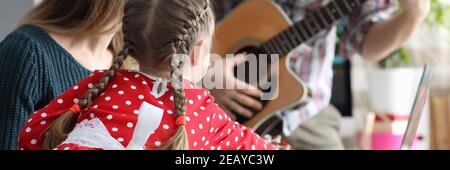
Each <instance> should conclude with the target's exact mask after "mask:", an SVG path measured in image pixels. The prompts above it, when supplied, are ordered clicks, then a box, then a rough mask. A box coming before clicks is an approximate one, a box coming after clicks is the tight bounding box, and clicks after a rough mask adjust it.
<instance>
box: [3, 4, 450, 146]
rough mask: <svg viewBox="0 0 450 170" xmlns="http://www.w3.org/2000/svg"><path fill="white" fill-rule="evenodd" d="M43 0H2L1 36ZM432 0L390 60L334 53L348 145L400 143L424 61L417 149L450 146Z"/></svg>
mask: <svg viewBox="0 0 450 170" xmlns="http://www.w3.org/2000/svg"><path fill="white" fill-rule="evenodd" d="M39 1H40V0H8V1H0V21H1V22H2V24H0V41H1V40H3V39H4V38H5V36H6V35H7V34H8V33H10V32H11V31H12V30H14V28H15V27H16V23H17V22H18V20H19V19H20V18H21V17H22V16H23V15H24V14H25V13H26V11H27V10H28V9H29V8H30V7H32V6H33V5H34V4H36V3H38V2H39ZM431 1H432V10H431V13H430V15H429V17H428V18H427V21H426V22H425V23H424V24H423V26H422V27H421V29H420V30H419V31H418V32H417V33H416V34H415V36H414V37H413V38H411V39H410V41H409V42H408V43H407V44H406V45H405V46H404V47H403V48H401V49H398V50H397V51H396V52H394V53H393V54H391V55H390V56H389V57H388V58H387V59H386V60H383V61H381V62H379V63H369V62H366V61H364V60H363V59H362V57H361V56H353V57H351V59H350V60H345V59H343V58H342V57H340V56H338V55H337V56H336V60H335V67H334V68H335V80H334V87H333V99H332V103H333V104H334V105H335V106H336V107H337V108H338V109H339V110H340V111H341V112H342V114H343V116H344V118H343V119H342V128H341V135H342V140H343V141H344V143H345V145H346V148H347V149H398V147H399V142H400V141H401V137H402V136H403V133H404V131H405V129H406V125H407V120H405V119H402V117H407V116H408V114H409V111H410V109H411V105H412V99H413V98H414V97H413V95H414V94H415V91H416V90H417V82H418V77H419V76H420V69H421V68H422V67H423V65H424V64H429V65H430V66H431V68H432V74H433V79H432V91H431V95H430V100H429V103H428V105H427V106H428V107H427V108H426V110H425V112H424V115H423V118H422V120H421V122H420V127H419V130H418V134H417V142H416V144H415V149H450V0H431ZM370 115H375V116H376V119H375V120H371V119H368V117H369V116H370ZM371 121H372V122H371Z"/></svg>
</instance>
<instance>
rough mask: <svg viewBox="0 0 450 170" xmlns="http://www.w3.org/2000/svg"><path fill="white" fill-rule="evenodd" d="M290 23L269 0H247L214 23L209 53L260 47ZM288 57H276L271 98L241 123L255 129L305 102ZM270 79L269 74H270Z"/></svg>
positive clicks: (304, 91) (302, 85) (304, 90)
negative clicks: (274, 95) (277, 113)
mask: <svg viewBox="0 0 450 170" xmlns="http://www.w3.org/2000/svg"><path fill="white" fill-rule="evenodd" d="M291 25H292V22H291V20H290V19H289V18H288V17H287V15H286V14H285V13H284V11H283V10H282V9H281V8H280V7H279V6H277V5H276V4H274V3H273V2H272V1H269V0H247V1H244V2H243V3H242V4H241V5H240V6H238V7H237V8H236V9H235V10H234V11H233V12H232V13H230V14H229V15H228V16H227V17H226V18H225V19H224V20H223V21H222V22H221V23H219V24H218V25H217V29H216V33H215V35H216V36H215V38H214V45H213V53H215V54H219V55H221V56H223V57H225V56H226V54H237V53H240V52H243V49H247V48H249V47H250V48H260V45H261V43H263V42H266V41H268V40H269V39H270V38H272V37H274V36H275V35H277V34H279V33H280V32H282V31H283V30H285V29H286V28H288V27H289V26H291ZM244 52H245V51H244ZM289 61H290V60H289V58H287V57H285V56H280V60H279V62H278V63H273V64H277V65H278V68H279V72H278V73H276V74H275V75H277V76H278V77H277V79H278V81H277V82H276V87H272V88H276V89H275V91H278V95H277V97H276V98H275V99H273V100H270V101H266V102H265V103H264V108H263V109H262V110H261V111H259V112H258V113H256V114H255V116H254V117H253V118H251V119H249V120H247V121H245V122H244V125H246V126H247V127H251V128H253V130H255V131H256V132H261V131H264V129H260V128H262V127H266V125H264V123H265V122H266V121H268V120H270V119H273V118H274V117H275V113H276V112H277V111H281V110H287V109H291V108H293V107H296V106H301V105H305V104H306V103H307V102H308V99H309V96H308V93H309V92H308V88H307V86H306V85H305V83H304V82H303V81H302V80H301V79H300V78H298V77H297V76H296V75H295V74H294V72H293V71H292V70H291V69H290V63H289ZM272 79H273V77H272Z"/></svg>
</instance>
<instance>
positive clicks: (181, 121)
mask: <svg viewBox="0 0 450 170" xmlns="http://www.w3.org/2000/svg"><path fill="white" fill-rule="evenodd" d="M176 123H177V125H178V126H181V125H186V116H180V117H178V118H177V121H176Z"/></svg>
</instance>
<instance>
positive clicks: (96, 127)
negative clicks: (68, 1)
mask: <svg viewBox="0 0 450 170" xmlns="http://www.w3.org/2000/svg"><path fill="white" fill-rule="evenodd" d="M103 74H104V73H103V71H96V72H94V73H93V74H92V75H91V76H89V77H87V78H86V79H84V80H83V81H81V82H80V83H79V84H77V85H75V86H74V87H72V88H71V89H69V90H68V91H66V92H64V93H63V94H62V95H61V96H59V97H58V98H57V99H55V100H54V101H52V102H51V103H50V104H49V105H48V106H46V107H45V108H43V109H41V110H39V111H37V112H36V113H34V114H33V115H32V116H31V117H30V119H29V120H28V122H27V123H26V124H25V126H24V127H23V129H22V131H21V133H20V136H19V147H20V148H19V149H21V150H39V149H42V144H43V142H44V140H45V137H46V129H47V128H48V127H49V126H50V125H51V124H52V122H53V121H54V120H55V119H57V118H58V117H59V116H61V115H62V114H64V113H65V112H66V111H67V110H69V109H70V108H71V107H72V106H73V105H74V104H75V103H78V102H79V100H80V99H81V97H82V96H83V95H84V93H85V92H86V91H87V90H88V89H89V88H91V87H93V86H94V85H95V84H96V83H97V82H98V81H99V80H100V78H101V77H102V76H103ZM183 85H184V88H185V94H186V98H187V102H186V130H187V133H188V141H189V149H191V150H265V149H273V146H272V144H270V143H269V142H267V141H266V140H264V139H262V138H261V137H260V136H259V135H257V134H255V133H254V132H253V131H252V130H251V129H250V128H246V127H244V126H242V125H240V124H239V123H237V122H235V121H232V120H231V118H230V117H229V116H227V114H226V113H225V112H224V111H223V110H222V109H221V108H220V107H219V106H218V105H217V104H215V101H214V97H213V96H211V95H210V93H209V91H207V90H205V89H203V88H201V87H197V86H194V85H193V84H192V83H191V82H190V81H187V80H185V82H184V84H183ZM173 109H174V101H173V93H172V87H171V84H170V82H168V81H167V80H165V79H161V78H158V77H153V76H150V75H146V74H143V73H138V72H131V71H125V70H121V71H118V72H117V74H116V75H115V77H114V78H113V80H112V81H111V82H110V83H109V85H108V86H107V87H106V89H105V92H104V93H102V94H101V95H100V96H99V97H97V98H96V99H95V100H94V101H93V102H92V104H91V105H89V107H88V108H86V109H84V110H82V111H81V112H80V113H79V114H77V116H78V120H77V124H76V126H75V127H74V129H73V131H72V132H71V133H70V134H69V136H68V138H67V139H66V140H65V141H64V142H63V143H62V144H61V145H60V146H58V147H57V148H55V150H122V149H129V150H141V149H144V148H146V149H158V148H160V147H161V146H163V145H164V144H165V142H167V141H168V140H169V139H170V138H171V137H172V136H173V135H174V134H175V132H176V130H177V128H178V126H177V125H176V122H175V121H176V118H177V116H176V115H175V113H174V111H173Z"/></svg>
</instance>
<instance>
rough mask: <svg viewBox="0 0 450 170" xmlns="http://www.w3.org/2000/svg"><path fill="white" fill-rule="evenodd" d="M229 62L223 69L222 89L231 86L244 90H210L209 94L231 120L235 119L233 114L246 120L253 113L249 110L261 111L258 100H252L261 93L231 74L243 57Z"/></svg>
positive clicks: (243, 59)
mask: <svg viewBox="0 0 450 170" xmlns="http://www.w3.org/2000/svg"><path fill="white" fill-rule="evenodd" d="M231 61H232V63H231V64H228V65H226V66H225V69H224V73H223V74H224V75H223V77H224V80H223V83H224V87H226V86H225V85H233V86H232V87H245V88H243V89H242V88H239V89H237V88H232V89H228V88H223V89H212V90H211V94H212V95H213V96H214V97H216V101H217V103H218V104H219V106H220V107H221V108H222V109H223V110H224V111H225V112H226V113H227V114H228V115H230V117H231V118H233V119H236V115H234V113H236V114H239V115H241V116H244V117H246V118H251V117H253V111H251V110H249V109H253V110H261V109H262V107H263V105H262V104H261V103H260V102H259V101H258V100H256V99H254V98H253V97H261V95H262V92H261V91H260V90H259V89H258V88H256V87H254V86H252V85H249V84H247V83H246V82H243V81H241V80H239V79H237V78H236V77H235V76H234V74H233V68H234V67H236V66H237V65H239V64H240V63H242V62H244V61H245V55H243V54H241V55H236V56H235V57H234V58H232V60H231ZM228 62H229V61H228Z"/></svg>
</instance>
